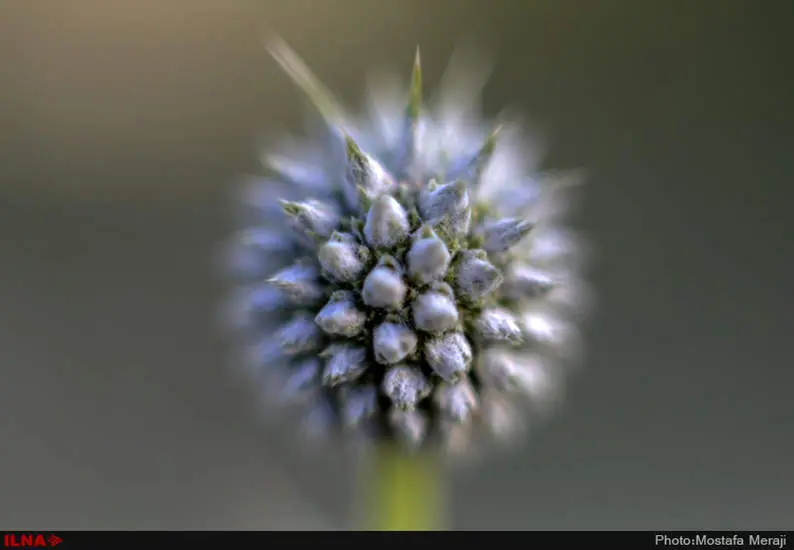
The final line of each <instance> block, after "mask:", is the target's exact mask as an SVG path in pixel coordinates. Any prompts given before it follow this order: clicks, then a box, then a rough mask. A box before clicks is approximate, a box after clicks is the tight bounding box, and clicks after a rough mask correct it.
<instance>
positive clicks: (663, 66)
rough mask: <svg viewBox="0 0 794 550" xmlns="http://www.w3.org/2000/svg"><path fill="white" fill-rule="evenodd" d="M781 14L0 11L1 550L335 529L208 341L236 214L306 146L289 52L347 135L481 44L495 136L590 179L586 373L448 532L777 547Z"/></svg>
mask: <svg viewBox="0 0 794 550" xmlns="http://www.w3.org/2000/svg"><path fill="white" fill-rule="evenodd" d="M792 6H794V4H792V3H791V2H786V1H773V0H767V1H764V2H752V1H749V0H747V1H744V2H739V1H728V0H725V1H718V0H710V1H706V0H704V1H700V2H690V1H685V0H677V1H670V2H660V1H656V2H638V1H631V0H626V1H622V2H618V1H606V0H600V1H592V2H589V1H584V0H580V1H575V0H564V1H543V2H539V1H531V0H491V1H473V0H472V1H469V0H424V1H419V0H399V1H397V0H393V1H388V2H387V1H379V2H376V1H372V0H370V1H367V0H360V1H353V0H349V1H339V0H314V1H309V0H270V1H267V0H260V1H254V0H250V1H245V0H234V1H220V0H203V1H200V0H195V1H189V0H184V1H174V0H157V1H155V0H151V1H150V0H143V1H135V2H132V1H129V2H105V1H101V0H93V1H91V0H69V1H57V0H37V1H25V0H2V1H0V140H1V141H2V143H0V525H2V527H3V528H6V529H25V528H27V529H30V528H51V529H66V528H89V529H90V528H101V529H108V528H134V529H146V528H263V529H326V528H328V529H334V528H344V527H346V526H347V525H349V523H348V522H349V519H350V514H349V506H348V501H349V499H350V497H351V493H352V491H351V480H352V479H353V477H352V476H353V472H352V469H353V467H352V465H351V464H350V463H349V462H348V461H346V460H345V459H344V457H342V456H336V455H334V454H332V453H329V454H327V455H318V456H311V457H306V456H301V455H299V454H295V453H293V452H292V451H291V450H290V449H289V448H287V447H286V446H285V445H284V444H282V442H281V441H280V438H279V437H278V435H277V434H274V433H273V432H272V431H268V430H266V429H264V428H263V427H262V425H261V423H260V422H258V421H257V419H256V418H255V416H254V415H253V414H252V409H251V404H250V403H249V402H247V401H246V399H244V398H243V397H242V396H243V395H244V393H242V392H241V391H240V388H237V387H236V386H235V385H234V384H233V383H232V382H230V380H229V376H228V374H229V373H228V359H229V352H228V349H227V346H226V344H225V342H224V340H223V337H222V334H220V333H219V331H218V330H217V328H218V327H217V323H216V321H217V318H216V316H215V311H216V309H217V305H218V301H219V299H220V296H221V291H222V285H221V283H220V282H219V280H218V278H217V277H216V276H215V275H214V274H213V271H212V254H213V251H214V247H215V245H216V243H217V242H218V241H219V240H220V239H221V238H222V237H223V236H224V233H225V231H227V229H228V227H229V223H230V220H229V219H228V215H229V208H228V205H229V200H230V196H231V195H230V193H231V189H232V187H231V186H232V185H233V182H234V181H235V178H236V177H237V175H239V174H241V173H250V172H255V171H257V170H258V160H257V158H256V150H255V145H256V144H257V143H259V140H260V138H262V137H263V136H264V137H267V136H271V137H272V136H274V135H275V136H277V135H278V133H279V132H281V131H284V130H289V129H295V128H297V129H300V128H301V123H302V120H303V119H302V113H303V109H304V103H303V101H302V98H301V96H300V95H299V94H298V93H297V92H296V90H295V88H294V87H293V85H292V84H291V82H289V80H288V79H287V78H286V77H285V76H284V75H283V74H282V73H281V72H280V70H279V69H278V67H277V66H276V64H275V63H274V62H273V61H272V60H271V59H270V58H269V57H268V56H267V55H266V53H265V52H264V49H263V47H262V41H263V38H264V37H266V36H267V35H268V34H269V33H272V32H277V33H278V34H280V35H282V36H283V37H284V38H285V39H286V40H287V41H288V42H289V43H291V44H292V45H293V46H294V48H295V49H296V50H297V51H298V52H300V53H301V55H303V56H304V57H305V59H306V60H307V62H308V63H309V64H310V65H311V66H312V67H313V68H314V69H315V70H316V72H317V73H318V74H319V75H320V76H321V77H322V78H323V79H324V80H325V81H326V82H327V83H328V85H329V86H330V87H331V88H332V89H334V90H335V91H336V92H337V93H338V94H339V96H341V97H342V98H344V99H345V100H346V101H347V102H348V104H350V105H356V104H358V102H359V101H360V100H361V99H362V95H363V86H362V85H363V82H364V77H365V75H366V74H367V72H368V71H369V70H370V69H371V68H373V67H380V66H384V65H386V66H390V67H394V68H398V69H400V68H401V69H404V70H405V71H406V72H407V70H408V68H409V67H410V64H411V61H412V56H413V53H414V48H415V47H416V45H417V44H420V45H421V47H422V52H423V62H424V67H425V75H426V81H427V83H428V86H431V87H432V85H433V84H434V83H435V82H436V81H437V75H440V74H441V70H442V69H443V68H444V65H445V62H446V60H447V58H448V57H449V55H450V54H451V53H452V51H453V48H454V46H455V44H457V43H459V42H460V41H461V40H466V39H470V38H476V39H479V40H481V43H483V44H486V45H488V46H489V48H490V49H491V51H492V52H493V53H494V54H495V58H496V61H497V63H496V65H495V68H494V73H493V77H492V80H491V82H490V85H489V87H488V88H487V90H486V96H485V107H486V109H487V111H488V112H489V113H491V114H496V113H497V112H498V110H499V109H500V108H501V107H502V106H504V105H505V104H508V105H511V106H517V107H518V108H520V109H521V110H523V111H524V112H525V113H526V114H527V115H528V116H527V118H528V120H530V121H531V122H532V123H533V124H534V125H535V127H536V128H539V129H541V130H543V132H544V133H545V135H546V137H547V145H548V156H547V157H546V161H545V163H546V164H547V165H548V166H549V167H556V168H569V167H585V168H587V170H588V172H589V174H590V178H589V182H588V185H587V188H586V197H585V201H584V205H583V208H582V209H581V211H580V214H579V216H578V218H577V224H578V225H579V227H581V228H582V229H583V230H585V231H587V232H588V234H589V235H590V236H591V238H592V240H593V241H594V242H595V244H596V246H597V249H598V255H597V261H596V263H595V264H594V265H593V267H592V271H591V275H592V277H591V278H592V281H593V283H594V285H595V287H596V289H597V290H598V293H599V302H598V309H597V310H596V311H595V314H594V316H593V317H592V320H591V322H590V324H589V325H588V326H587V329H586V337H587V340H588V347H589V353H588V355H587V358H586V359H587V360H586V364H585V368H584V369H582V370H581V371H580V372H579V373H578V374H577V375H576V376H575V378H573V379H572V380H571V384H570V388H569V395H568V401H567V404H566V406H565V407H564V409H563V410H562V411H561V412H560V414H559V415H558V416H557V417H556V419H555V420H554V422H552V423H551V424H549V425H547V426H545V427H544V428H543V429H542V430H540V431H538V432H537V433H535V434H534V436H533V437H532V438H531V440H530V441H529V442H528V443H527V444H526V445H525V446H524V447H522V448H521V449H519V450H517V452H516V453H515V454H513V455H512V456H510V457H504V458H499V459H494V460H493V461H491V462H489V463H487V464H486V465H484V466H482V467H480V468H477V469H475V470H471V471H468V472H465V473H461V474H458V475H456V476H455V477H454V479H453V494H454V513H455V521H454V525H455V526H456V527H459V528H488V529H555V528H562V529H612V528H616V529H621V528H632V529H634V528H636V529H639V528H649V529H650V528H721V527H722V528H769V529H780V528H785V527H788V528H789V529H790V528H791V527H792V525H794V468H792V458H791V457H792V454H794V404H792V384H793V383H794V361H792V354H791V349H792V347H791V340H792V327H793V325H792V310H793V309H794V294H793V293H792V292H791V289H792V276H793V275H794V273H793V270H792V265H794V258H792V237H794V233H792V224H791V223H790V220H791V208H792V206H791V205H792V200H794V194H792V186H793V185H794V183H792V176H794V166H793V165H792V162H791V158H792V157H791V151H792V148H794V140H793V139H792V133H793V131H794V125H793V124H792V122H794V121H793V120H792V97H794V86H792V78H791V54H792V44H793V42H792V40H794V39H792V38H791V37H790V36H788V34H790V29H791V28H792V23H794V19H793V18H792V11H794V10H792ZM434 75H436V76H434Z"/></svg>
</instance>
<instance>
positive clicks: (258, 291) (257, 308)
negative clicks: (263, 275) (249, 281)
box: [224, 284, 287, 330]
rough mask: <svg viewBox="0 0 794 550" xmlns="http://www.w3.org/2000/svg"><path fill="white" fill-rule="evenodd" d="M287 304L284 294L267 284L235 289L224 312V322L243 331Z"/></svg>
mask: <svg viewBox="0 0 794 550" xmlns="http://www.w3.org/2000/svg"><path fill="white" fill-rule="evenodd" d="M286 304H287V301H286V299H285V296H284V294H283V293H282V292H281V291H280V290H279V289H277V288H274V287H272V286H270V285H268V284H256V285H251V286H248V287H242V288H240V289H237V290H236V291H235V292H234V294H233V295H232V296H231V297H230V299H229V302H228V303H227V304H226V305H227V307H226V309H225V311H224V314H225V320H226V321H227V322H228V323H230V324H231V326H232V327H233V328H235V329H240V330H244V329H246V328H248V327H251V326H253V325H255V324H256V323H257V321H259V320H260V319H262V317H265V316H266V315H267V314H272V313H273V312H275V311H278V310H279V309H280V308H283V307H284V306H285V305H286Z"/></svg>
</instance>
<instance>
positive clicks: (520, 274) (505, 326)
mask: <svg viewBox="0 0 794 550" xmlns="http://www.w3.org/2000/svg"><path fill="white" fill-rule="evenodd" d="M271 52H272V54H273V55H274V57H275V58H276V60H277V61H278V62H279V63H280V65H281V66H282V67H283V68H284V69H285V70H286V72H287V73H288V74H289V75H290V76H291V77H292V79H293V80H294V81H295V82H296V83H297V84H298V85H299V87H300V88H301V89H303V90H304V91H305V92H306V94H307V96H308V97H309V98H310V99H311V100H312V102H313V103H314V105H315V107H316V109H317V112H318V113H319V115H320V116H319V117H318V118H319V120H320V122H321V124H320V125H319V132H318V133H317V135H315V138H316V139H314V140H306V142H299V143H298V144H295V145H293V146H292V147H291V148H288V147H285V149H286V150H285V151H284V152H268V153H266V154H265V155H263V157H264V161H265V165H266V168H267V171H268V174H267V176H265V177H263V178H261V179H258V180H256V181H254V182H252V183H251V185H249V186H247V187H246V188H245V190H244V193H243V196H242V201H241V203H242V206H243V209H242V211H241V213H240V218H239V220H240V227H239V229H238V231H237V232H236V234H235V235H234V236H233V238H232V239H231V243H230V246H229V255H228V260H229V267H230V268H231V270H232V273H233V276H234V278H233V284H234V292H233V306H234V308H233V312H234V315H235V316H234V318H233V320H234V322H235V325H234V326H235V329H236V330H237V332H238V334H239V336H240V342H241V345H242V346H245V349H246V350H247V364H248V367H249V369H250V373H251V375H252V377H253V380H254V381H255V383H256V384H259V385H261V386H262V387H263V388H264V389H265V390H266V392H267V393H268V395H271V396H276V398H277V400H278V402H279V403H283V404H293V405H295V406H297V407H298V409H299V410H300V411H301V413H302V418H303V420H304V427H307V428H310V429H311V433H319V434H326V435H333V434H340V435H347V436H352V437H353V438H354V439H355V440H356V441H383V440H388V441H395V442H398V443H399V444H401V445H402V446H404V447H405V448H407V449H419V448H427V447H431V446H432V447H439V448H442V449H447V450H451V451H460V450H465V449H469V448H471V447H472V445H476V444H477V442H478V441H483V440H485V439H488V438H489V437H497V438H499V437H502V438H506V437H510V436H512V435H516V434H517V433H519V431H518V430H519V428H520V427H521V426H522V425H524V424H525V420H527V419H529V418H530V417H531V416H532V415H533V414H536V412H537V411H539V410H542V409H539V408H538V407H537V406H536V405H543V404H544V403H546V404H547V403H549V402H550V401H551V398H552V397H555V396H558V395H559V389H560V388H561V382H562V379H563V376H564V374H565V372H566V364H567V363H568V362H570V361H571V359H572V358H573V357H574V356H575V352H576V351H577V350H578V335H577V324H578V321H579V319H580V316H579V313H580V310H581V306H582V304H583V296H584V295H583V293H582V292H583V289H584V281H583V280H582V277H581V261H580V260H581V258H582V255H583V252H584V249H583V247H582V243H581V241H580V240H579V239H578V238H577V237H576V236H575V235H574V234H573V233H571V232H570V231H569V230H567V228H566V226H565V223H564V214H565V212H566V210H567V206H568V204H569V202H570V201H569V196H570V194H569V192H570V190H571V189H572V185H571V183H572V182H571V180H572V179H576V178H575V177H574V178H572V177H570V175H569V174H565V173H535V172H533V167H532V166H530V164H531V163H530V162H529V161H528V155H527V151H526V147H527V146H526V144H525V142H524V141H523V139H522V135H521V133H520V132H519V131H518V130H517V127H516V126H515V125H513V124H511V123H510V122H509V121H500V123H499V124H493V125H491V124H490V123H489V122H488V121H487V120H484V119H483V118H482V117H481V115H480V113H478V112H477V109H476V106H475V104H476V102H477V96H478V94H479V91H480V85H479V84H477V82H475V80H477V79H476V78H474V76H473V73H466V74H463V73H460V69H459V70H458V80H457V82H458V85H457V86H456V85H455V84H454V82H455V78H454V76H453V78H452V79H451V80H449V81H447V83H446V88H445V89H446V92H444V93H442V94H441V96H440V97H439V98H438V100H437V101H436V102H435V104H425V103H423V98H422V74H421V70H420V60H419V54H418V52H417V55H416V59H415V63H414V66H413V70H412V74H411V79H410V86H409V87H408V90H407V91H405V93H404V95H403V96H402V99H401V100H398V99H395V97H394V93H395V90H397V89H398V88H396V87H394V86H392V87H391V88H389V89H388V90H386V91H384V92H383V93H377V92H375V93H373V95H372V106H371V107H372V108H371V109H370V111H371V112H370V113H369V114H368V115H366V116H364V117H352V116H349V115H347V114H346V113H345V112H344V110H343V109H342V108H341V107H340V106H339V105H338V104H337V102H336V101H335V100H334V99H333V96H332V95H331V94H330V93H329V92H328V91H327V90H326V89H325V88H324V87H323V86H322V85H321V84H320V83H319V81H318V80H317V79H316V77H315V76H314V75H313V74H312V73H311V72H310V71H309V69H308V68H307V67H306V66H305V65H304V64H303V62H302V61H301V60H300V58H298V56H297V55H296V54H295V53H294V52H293V51H292V50H291V49H290V48H289V47H288V46H287V45H286V44H284V43H283V42H281V41H276V42H275V43H274V45H273V46H272V47H271ZM453 72H454V71H453ZM450 82H452V84H450ZM307 433H308V432H307Z"/></svg>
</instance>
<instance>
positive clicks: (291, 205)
mask: <svg viewBox="0 0 794 550" xmlns="http://www.w3.org/2000/svg"><path fill="white" fill-rule="evenodd" d="M278 202H279V203H280V204H281V209H282V210H283V211H284V213H285V214H287V215H288V216H297V215H298V214H300V213H301V211H302V210H303V206H302V205H301V204H300V203H298V202H293V201H286V200H280V201H278Z"/></svg>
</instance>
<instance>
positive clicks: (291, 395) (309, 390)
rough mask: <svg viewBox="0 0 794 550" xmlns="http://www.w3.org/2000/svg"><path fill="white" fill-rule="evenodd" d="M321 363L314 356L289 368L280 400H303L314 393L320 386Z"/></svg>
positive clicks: (293, 401)
mask: <svg viewBox="0 0 794 550" xmlns="http://www.w3.org/2000/svg"><path fill="white" fill-rule="evenodd" d="M321 367H322V365H321V363H320V360H319V359H316V358H312V359H307V360H305V361H302V362H300V363H298V364H297V365H295V366H293V367H291V368H290V369H289V373H290V374H289V376H288V378H287V380H286V382H285V383H284V385H283V387H282V389H281V392H280V395H279V396H278V398H279V400H280V401H281V402H282V403H295V402H302V401H304V400H306V399H308V398H310V397H311V396H313V395H314V391H315V390H316V389H317V388H318V387H319V382H320V371H321Z"/></svg>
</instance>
